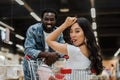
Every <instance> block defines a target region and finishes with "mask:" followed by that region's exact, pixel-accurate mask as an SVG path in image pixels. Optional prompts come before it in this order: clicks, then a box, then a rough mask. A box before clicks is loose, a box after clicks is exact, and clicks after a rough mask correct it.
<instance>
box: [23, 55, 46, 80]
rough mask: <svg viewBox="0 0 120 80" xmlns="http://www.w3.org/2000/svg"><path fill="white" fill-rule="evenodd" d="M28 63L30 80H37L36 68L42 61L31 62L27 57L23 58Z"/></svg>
mask: <svg viewBox="0 0 120 80" xmlns="http://www.w3.org/2000/svg"><path fill="white" fill-rule="evenodd" d="M25 58H26V59H27V62H28V69H29V71H30V80H39V76H38V74H37V69H38V66H39V65H41V64H42V62H43V60H44V59H37V60H32V59H31V58H30V57H29V56H25Z"/></svg>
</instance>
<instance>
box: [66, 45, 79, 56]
mask: <svg viewBox="0 0 120 80" xmlns="http://www.w3.org/2000/svg"><path fill="white" fill-rule="evenodd" d="M67 51H68V56H69V57H73V58H74V57H76V56H77V55H78V54H79V53H80V49H79V48H78V47H76V46H73V45H70V44H67Z"/></svg>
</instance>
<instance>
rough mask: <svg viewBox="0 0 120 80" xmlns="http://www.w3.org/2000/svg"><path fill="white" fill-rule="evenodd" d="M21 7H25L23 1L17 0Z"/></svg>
mask: <svg viewBox="0 0 120 80" xmlns="http://www.w3.org/2000/svg"><path fill="white" fill-rule="evenodd" d="M15 1H16V2H17V3H18V4H19V5H24V2H23V1H22V0H15Z"/></svg>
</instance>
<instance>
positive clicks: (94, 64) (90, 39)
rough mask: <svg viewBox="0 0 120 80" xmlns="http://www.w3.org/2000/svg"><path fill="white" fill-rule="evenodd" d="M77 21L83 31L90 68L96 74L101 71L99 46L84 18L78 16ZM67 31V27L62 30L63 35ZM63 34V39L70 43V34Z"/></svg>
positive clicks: (88, 23)
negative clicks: (88, 52)
mask: <svg viewBox="0 0 120 80" xmlns="http://www.w3.org/2000/svg"><path fill="white" fill-rule="evenodd" d="M77 23H78V24H79V25H80V27H81V28H82V30H83V31H84V35H85V38H86V44H87V47H88V49H89V51H90V56H89V59H90V61H91V65H90V66H91V70H93V69H94V70H95V71H96V74H97V75H98V74H100V73H101V72H102V71H103V65H102V57H101V50H100V47H99V46H98V45H97V42H96V39H95V36H94V34H93V31H92V28H91V24H90V22H89V21H88V20H87V19H86V18H83V17H81V18H78V20H77ZM68 33H69V29H68V30H65V31H64V33H63V34H64V35H65V34H68ZM68 35H69V34H68ZM68 35H66V36H64V39H65V41H66V42H67V43H70V44H71V41H70V36H69V37H68ZM68 38H69V39H68Z"/></svg>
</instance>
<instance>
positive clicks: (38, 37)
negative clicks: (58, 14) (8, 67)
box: [23, 23, 64, 80]
mask: <svg viewBox="0 0 120 80" xmlns="http://www.w3.org/2000/svg"><path fill="white" fill-rule="evenodd" d="M54 29H56V27H55V28H54ZM57 41H58V42H60V43H64V39H63V35H62V34H61V35H60V36H59V37H58V38H57ZM24 47H25V50H24V53H25V55H29V56H31V57H32V60H36V59H37V57H38V54H39V53H40V52H41V51H45V38H44V32H43V26H42V23H37V24H34V25H32V26H30V27H29V28H28V30H27V33H26V40H25V44H24ZM49 52H53V50H52V49H51V48H49ZM28 66H29V65H28V62H27V60H26V58H24V63H23V70H24V75H25V80H31V79H29V78H30V72H29V70H28Z"/></svg>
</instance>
